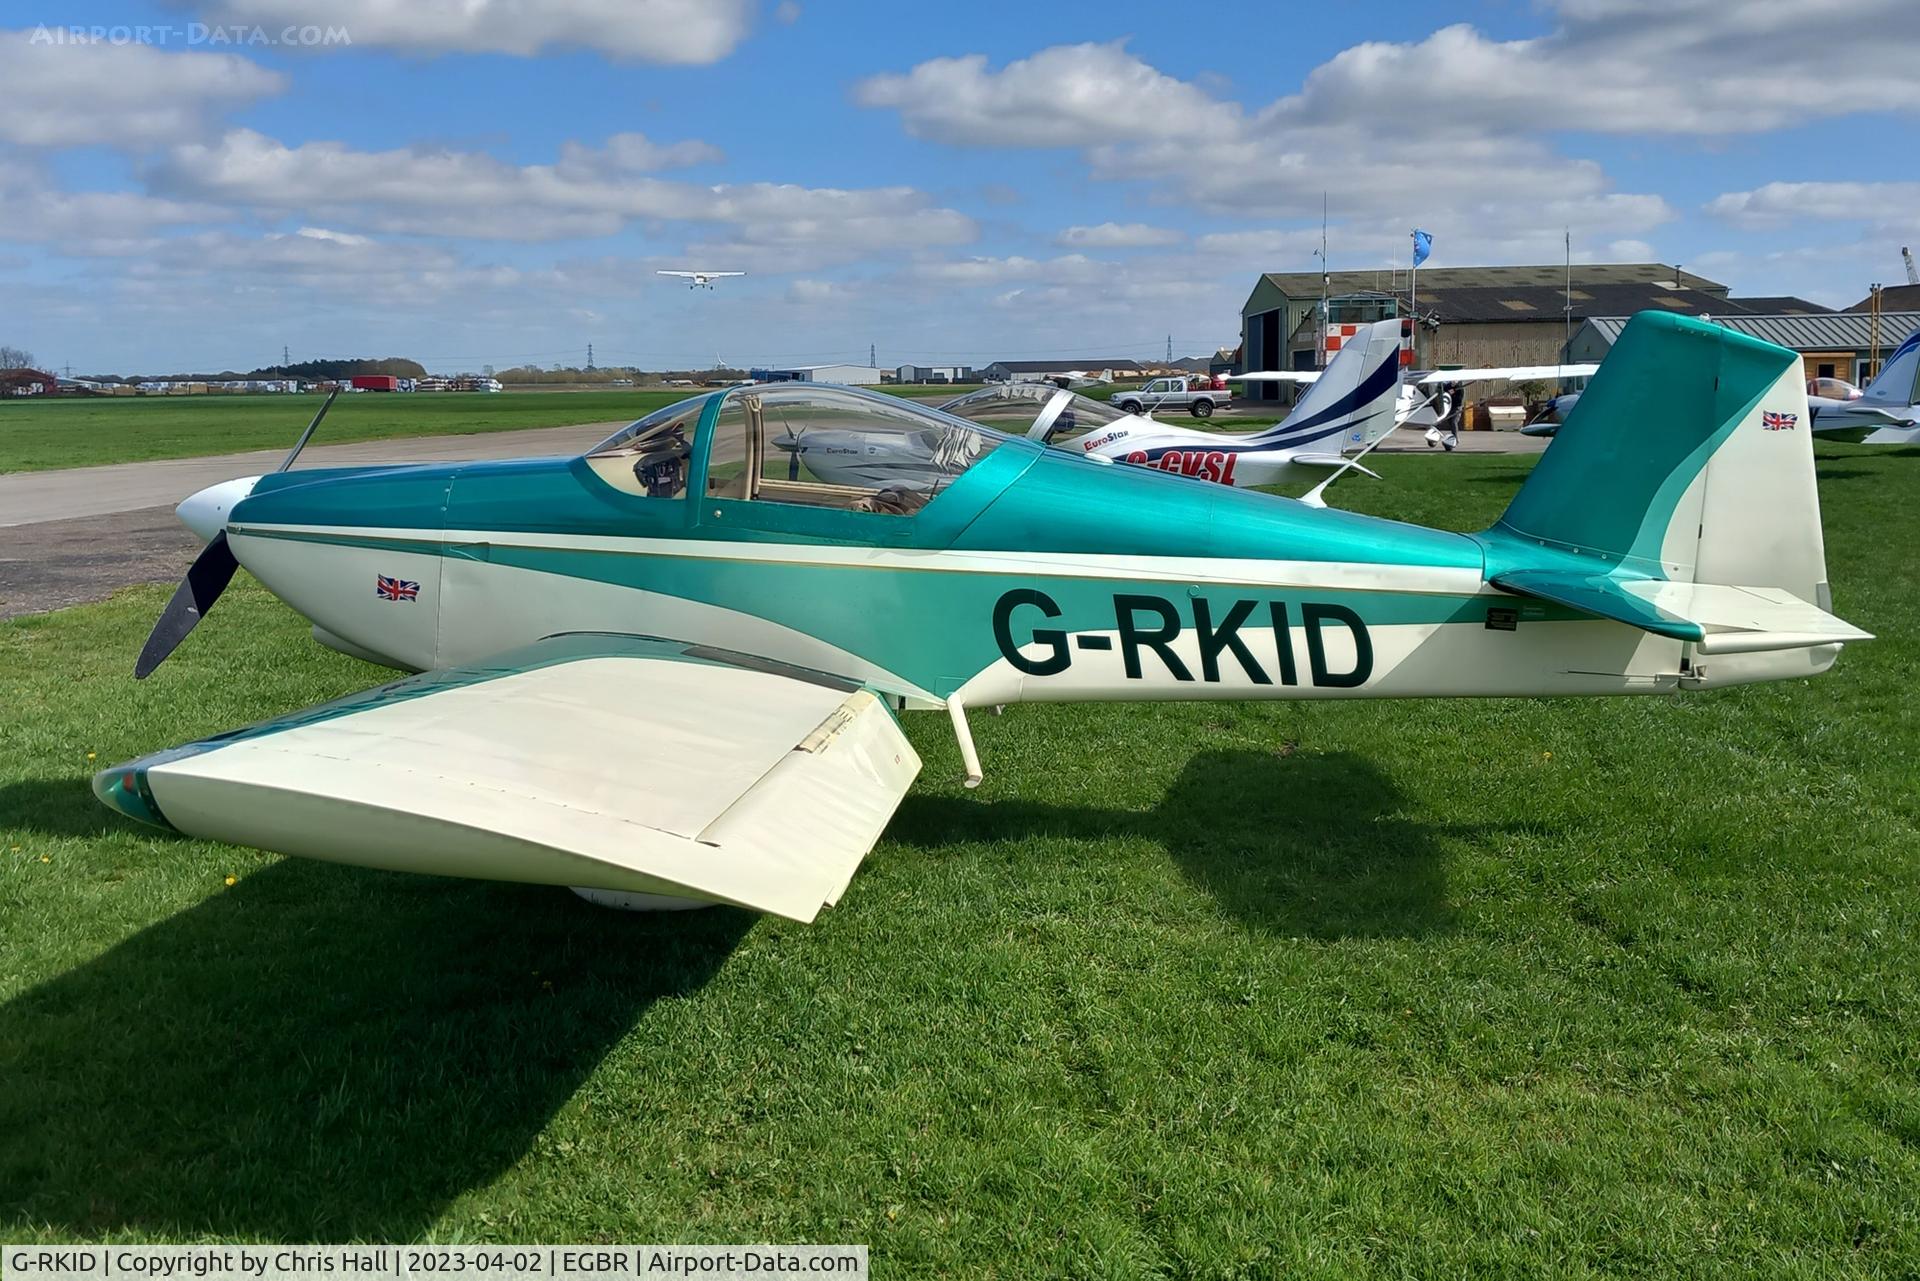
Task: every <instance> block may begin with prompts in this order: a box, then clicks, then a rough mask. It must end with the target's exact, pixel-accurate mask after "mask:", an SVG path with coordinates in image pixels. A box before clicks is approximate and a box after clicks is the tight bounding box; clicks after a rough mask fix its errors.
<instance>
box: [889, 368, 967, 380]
mask: <svg viewBox="0 0 1920 1281" xmlns="http://www.w3.org/2000/svg"><path fill="white" fill-rule="evenodd" d="M893 380H894V381H895V382H902V383H970V382H972V381H973V366H971V365H902V366H900V368H898V369H896V370H895V371H894V374H893Z"/></svg>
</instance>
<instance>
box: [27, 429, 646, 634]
mask: <svg viewBox="0 0 1920 1281" xmlns="http://www.w3.org/2000/svg"><path fill="white" fill-rule="evenodd" d="M624 425H625V424H624V423H586V424H583V425H581V426H576V427H543V428H538V429H533V430H526V431H497V432H484V433H479V434H476V435H468V436H419V437H413V438H410V439H405V440H368V441H357V442H355V443H353V444H347V445H312V446H310V447H308V448H307V449H306V450H304V451H303V452H302V453H301V455H300V462H299V464H298V465H299V466H301V467H358V466H365V465H367V464H371V463H426V462H455V461H462V460H468V459H480V458H521V457H526V456H528V455H534V454H577V453H579V452H580V451H581V450H584V449H586V448H587V447H589V446H591V445H593V444H595V443H597V442H599V441H601V440H604V439H605V438H606V437H607V436H608V435H610V434H611V433H612V432H614V431H615V430H617V429H618V428H620V427H622V426H624ZM322 430H325V429H324V428H322ZM286 456H287V451H286V450H285V449H259V450H252V451H249V452H247V453H243V454H215V455H211V456H208V457H204V458H169V459H162V460H159V461H156V462H144V463H109V464H107V465H105V466H102V467H74V468H69V469H66V470H62V471H36V472H11V473H9V474H7V475H4V476H0V618H12V617H14V616H16V615H19V614H37V613H40V612H42V611H44V610H49V609H60V608H62V607H63V606H67V605H77V604H80V603H81V602H83V601H90V600H100V599H102V598H104V597H106V596H109V595H111V594H113V593H114V592H116V591H118V590H119V589H120V588H122V587H130V586H132V585H133V584H135V583H174V582H178V581H179V580H180V576H181V575H183V574H185V573H186V572H187V566H188V565H190V564H192V563H193V558H194V557H195V556H196V555H198V554H199V552H200V540H199V539H197V538H195V537H194V536H193V534H192V533H191V532H189V531H188V530H187V529H186V528H185V527H184V526H182V525H181V524H180V522H179V521H178V520H177V519H176V518H175V517H174V514H173V508H174V505H175V504H176V503H178V502H179V501H180V500H181V499H182V498H185V497H186V496H187V495H188V494H191V493H193V492H194V491H195V490H198V489H204V488H205V487H207V486H208V485H212V484H217V483H218V482H220V481H223V480H232V479H233V478H234V477H236V476H254V475H258V474H260V473H261V472H266V471H271V470H273V469H274V468H275V467H278V466H279V465H280V461H281V460H282V459H283V458H285V457H286Z"/></svg>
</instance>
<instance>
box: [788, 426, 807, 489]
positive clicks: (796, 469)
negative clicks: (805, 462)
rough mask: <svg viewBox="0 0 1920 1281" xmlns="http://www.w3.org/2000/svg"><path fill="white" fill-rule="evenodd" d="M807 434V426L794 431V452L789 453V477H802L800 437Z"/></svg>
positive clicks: (789, 478)
mask: <svg viewBox="0 0 1920 1281" xmlns="http://www.w3.org/2000/svg"><path fill="white" fill-rule="evenodd" d="M806 434H807V429H806V428H805V427H802V428H800V429H799V430H798V431H796V432H794V433H793V452H792V453H790V454H788V455H787V479H788V480H799V479H800V438H801V437H802V436H804V435H806Z"/></svg>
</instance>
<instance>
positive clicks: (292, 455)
mask: <svg viewBox="0 0 1920 1281" xmlns="http://www.w3.org/2000/svg"><path fill="white" fill-rule="evenodd" d="M339 394H340V388H339V386H338V385H337V384H336V385H335V386H334V389H333V390H332V391H330V392H328V393H327V399H326V401H325V402H324V403H322V404H321V406H320V412H319V413H317V414H315V415H314V416H313V421H312V422H310V423H308V424H307V429H306V430H305V431H303V432H301V433H300V439H299V440H296V441H294V442H293V448H292V449H291V450H289V451H288V452H287V460H286V461H285V462H283V463H281V464H280V465H279V466H278V467H276V468H274V470H275V471H277V472H280V471H285V470H286V469H287V468H289V467H291V466H293V460H294V459H296V458H298V457H299V456H300V451H301V450H303V449H305V448H306V447H307V442H308V441H309V440H312V439H313V429H314V428H316V427H318V426H319V425H320V420H321V419H322V418H325V417H326V416H327V411H328V410H329V409H331V408H333V398H334V397H335V396H338V395H339ZM216 594H217V593H216ZM180 634H181V635H182V636H184V635H186V633H185V632H182V633H180Z"/></svg>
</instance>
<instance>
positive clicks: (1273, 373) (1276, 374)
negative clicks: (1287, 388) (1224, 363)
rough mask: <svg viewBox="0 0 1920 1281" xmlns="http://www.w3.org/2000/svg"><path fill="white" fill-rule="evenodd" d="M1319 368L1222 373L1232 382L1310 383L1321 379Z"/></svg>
mask: <svg viewBox="0 0 1920 1281" xmlns="http://www.w3.org/2000/svg"><path fill="white" fill-rule="evenodd" d="M1321 372H1322V371H1320V370H1318V369H1269V370H1267V371H1265V372H1263V373H1253V374H1222V375H1221V377H1222V378H1225V379H1226V380H1227V381H1228V382H1230V383H1310V382H1315V381H1317V380H1318V379H1319V377H1320V374H1321Z"/></svg>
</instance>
